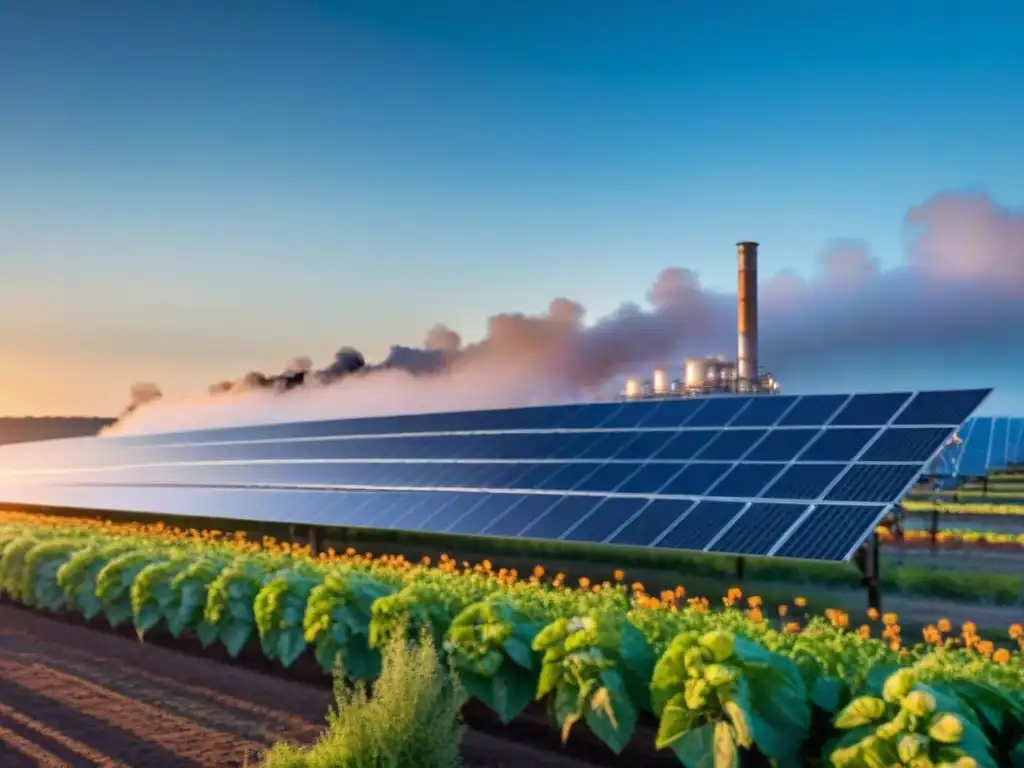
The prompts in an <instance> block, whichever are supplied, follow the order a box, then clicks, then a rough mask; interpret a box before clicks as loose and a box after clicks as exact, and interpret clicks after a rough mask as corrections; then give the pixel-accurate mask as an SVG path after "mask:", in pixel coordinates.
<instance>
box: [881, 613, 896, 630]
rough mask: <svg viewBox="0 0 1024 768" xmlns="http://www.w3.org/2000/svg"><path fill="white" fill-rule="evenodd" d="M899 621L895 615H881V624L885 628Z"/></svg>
mask: <svg viewBox="0 0 1024 768" xmlns="http://www.w3.org/2000/svg"><path fill="white" fill-rule="evenodd" d="M898 621H899V616H897V615H896V614H895V613H886V614H883V615H882V623H883V624H885V626H887V627H891V626H892V625H893V624H896V623H897V622H898Z"/></svg>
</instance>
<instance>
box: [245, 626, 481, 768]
mask: <svg viewBox="0 0 1024 768" xmlns="http://www.w3.org/2000/svg"><path fill="white" fill-rule="evenodd" d="M343 673H344V670H342V669H340V668H338V669H336V670H335V677H334V680H335V682H334V696H335V701H336V705H335V709H333V710H332V711H331V712H330V714H329V715H328V717H327V721H328V728H327V730H326V731H325V732H324V734H323V735H322V736H321V737H320V739H319V741H317V742H316V743H315V744H313V745H312V746H311V747H308V748H301V747H293V746H290V745H286V744H277V745H275V746H274V748H273V749H271V750H270V752H269V753H268V754H267V756H266V758H265V759H264V762H263V765H264V768H454V766H458V765H459V764H460V761H459V748H460V746H461V743H462V725H461V719H460V714H459V711H460V709H461V707H462V704H463V702H464V694H463V692H462V689H461V686H460V685H459V682H458V679H457V678H456V677H455V675H454V674H453V673H452V672H451V671H449V670H448V669H446V668H445V667H444V666H443V665H442V664H441V662H440V660H439V658H438V654H437V650H436V649H435V646H434V641H433V640H432V639H431V638H430V636H429V634H428V633H426V632H424V633H423V634H422V635H421V636H420V640H419V642H418V643H410V642H408V641H407V640H406V639H405V637H404V635H395V636H394V637H393V638H392V639H391V640H390V641H389V643H388V645H387V646H386V647H385V648H384V650H383V654H382V670H381V675H380V677H379V678H377V680H376V681H375V682H374V683H373V685H372V689H371V692H369V693H368V691H367V688H366V686H364V685H363V684H361V683H355V684H348V683H346V682H345V679H344V674H343Z"/></svg>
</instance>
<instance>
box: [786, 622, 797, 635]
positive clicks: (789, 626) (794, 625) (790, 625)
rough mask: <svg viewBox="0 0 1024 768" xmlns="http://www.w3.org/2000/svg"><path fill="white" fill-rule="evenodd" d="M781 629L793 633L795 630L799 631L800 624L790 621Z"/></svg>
mask: <svg viewBox="0 0 1024 768" xmlns="http://www.w3.org/2000/svg"><path fill="white" fill-rule="evenodd" d="M783 629H785V630H786V631H787V632H790V633H792V634H794V635H795V634H796V633H797V632H799V631H800V625H799V624H797V623H796V622H795V621H791V622H789V623H788V624H787V625H786V626H785V627H783Z"/></svg>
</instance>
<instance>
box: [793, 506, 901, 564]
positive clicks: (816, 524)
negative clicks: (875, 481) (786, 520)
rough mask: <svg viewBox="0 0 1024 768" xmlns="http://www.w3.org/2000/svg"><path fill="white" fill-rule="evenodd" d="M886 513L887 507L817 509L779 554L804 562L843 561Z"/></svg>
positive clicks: (822, 507) (799, 527)
mask: <svg viewBox="0 0 1024 768" xmlns="http://www.w3.org/2000/svg"><path fill="white" fill-rule="evenodd" d="M884 513H885V507H884V506H870V507H869V506H862V507H854V506H843V505H841V504H823V505H820V506H817V507H815V508H814V510H813V511H812V512H811V513H810V514H809V515H808V516H807V517H806V518H805V519H804V521H803V522H802V523H801V524H800V525H799V526H798V527H797V529H796V530H795V531H793V533H792V534H791V535H790V536H789V538H788V539H786V540H785V541H784V542H783V543H782V546H780V547H779V548H778V549H777V550H776V551H775V555H777V556H778V557H793V558H799V559H801V560H843V559H844V558H845V557H847V556H848V555H849V554H851V553H852V552H853V550H854V548H855V547H857V545H859V544H860V543H861V542H862V541H863V540H864V539H865V538H866V537H867V535H868V534H869V533H870V532H871V530H872V529H873V528H874V527H875V526H876V525H877V524H878V521H879V520H880V519H881V518H882V516H883V515H884Z"/></svg>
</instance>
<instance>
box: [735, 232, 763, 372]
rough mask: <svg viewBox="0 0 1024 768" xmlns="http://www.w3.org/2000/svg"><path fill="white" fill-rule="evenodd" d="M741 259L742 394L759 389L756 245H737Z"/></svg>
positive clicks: (738, 368) (738, 358)
mask: <svg viewBox="0 0 1024 768" xmlns="http://www.w3.org/2000/svg"><path fill="white" fill-rule="evenodd" d="M736 251H737V254H738V256H739V274H738V278H739V282H738V285H737V290H736V296H737V298H738V299H739V302H738V304H739V306H738V314H737V319H736V326H737V329H738V331H739V339H738V348H737V352H736V387H737V389H739V390H741V391H747V392H752V391H755V390H756V389H757V382H758V373H757V243H751V242H746V243H737V244H736Z"/></svg>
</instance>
